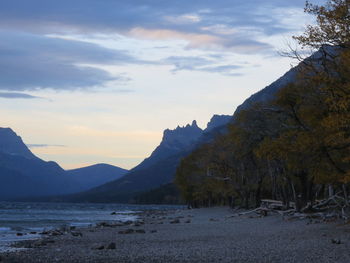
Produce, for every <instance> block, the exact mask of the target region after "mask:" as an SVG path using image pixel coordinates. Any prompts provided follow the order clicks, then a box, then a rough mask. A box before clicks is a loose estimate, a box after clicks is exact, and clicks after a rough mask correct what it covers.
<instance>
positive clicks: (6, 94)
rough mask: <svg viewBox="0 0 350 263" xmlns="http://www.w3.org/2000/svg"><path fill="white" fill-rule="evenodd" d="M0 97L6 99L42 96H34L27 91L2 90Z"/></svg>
mask: <svg viewBox="0 0 350 263" xmlns="http://www.w3.org/2000/svg"><path fill="white" fill-rule="evenodd" d="M0 98H4V99H41V97H37V96H32V95H29V94H26V93H16V92H0Z"/></svg>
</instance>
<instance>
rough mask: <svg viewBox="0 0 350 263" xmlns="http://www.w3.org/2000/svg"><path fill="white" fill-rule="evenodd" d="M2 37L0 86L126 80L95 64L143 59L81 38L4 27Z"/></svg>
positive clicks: (64, 86) (79, 85)
mask: <svg viewBox="0 0 350 263" xmlns="http://www.w3.org/2000/svg"><path fill="white" fill-rule="evenodd" d="M0 38H1V42H0V75H1V78H0V90H9V91H25V90H37V89H43V88H51V89H56V90H74V89H84V88H85V89H86V88H91V87H94V86H103V85H104V83H105V82H107V81H120V82H125V81H128V78H126V77H125V76H123V75H120V76H114V75H113V76H112V75H110V74H109V73H108V72H107V71H105V70H102V69H99V68H97V67H96V66H94V65H99V64H113V65H118V64H119V65H122V64H132V63H142V62H140V61H138V60H137V59H135V58H133V57H132V56H130V55H128V54H127V52H126V51H121V50H112V49H107V48H104V47H101V46H99V45H96V44H91V43H87V42H82V41H74V40H66V39H59V38H52V37H47V36H38V35H33V34H24V33H16V32H4V31H0Z"/></svg>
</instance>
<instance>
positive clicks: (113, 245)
mask: <svg viewBox="0 0 350 263" xmlns="http://www.w3.org/2000/svg"><path fill="white" fill-rule="evenodd" d="M116 248H117V246H116V244H115V243H114V242H111V243H109V244H108V246H107V249H116Z"/></svg>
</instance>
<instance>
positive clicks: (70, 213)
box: [0, 202, 177, 252]
mask: <svg viewBox="0 0 350 263" xmlns="http://www.w3.org/2000/svg"><path fill="white" fill-rule="evenodd" d="M174 208H177V207H174V206H158V205H157V206H150V205H123V204H69V203H14V202H0V252H1V251H4V250H6V251H8V250H9V249H10V248H9V244H10V243H11V242H14V241H19V240H28V239H35V238H38V237H40V235H39V234H34V233H33V234H30V232H37V233H39V232H42V231H44V230H50V229H54V228H59V227H61V226H77V227H87V226H91V225H94V224H96V223H99V222H110V221H128V220H132V221H134V220H137V212H140V211H144V210H167V209H174ZM112 212H116V215H112V214H111V213H112ZM17 233H23V234H24V235H23V236H18V235H17Z"/></svg>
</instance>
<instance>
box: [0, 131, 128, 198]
mask: <svg viewBox="0 0 350 263" xmlns="http://www.w3.org/2000/svg"><path fill="white" fill-rule="evenodd" d="M126 172H127V171H126V170H124V169H121V168H118V167H115V166H109V165H105V164H100V165H95V166H91V167H86V168H81V169H75V170H70V171H65V170H64V169H62V168H61V167H60V166H59V165H58V164H57V163H55V162H52V161H50V162H46V161H43V160H41V159H40V158H38V157H37V156H35V155H34V154H33V153H32V152H31V151H30V150H29V149H28V147H27V146H26V145H25V144H24V142H23V140H22V138H21V137H19V136H18V135H17V134H16V133H15V132H14V131H13V130H12V129H10V128H0V200H4V199H21V200H26V199H27V198H30V197H39V196H49V195H62V194H72V193H76V192H79V191H84V190H87V189H89V188H92V187H96V186H98V185H101V184H103V183H106V182H108V181H111V180H114V179H116V178H119V177H120V176H122V175H124V174H125V173H126ZM43 200H45V198H43Z"/></svg>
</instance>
